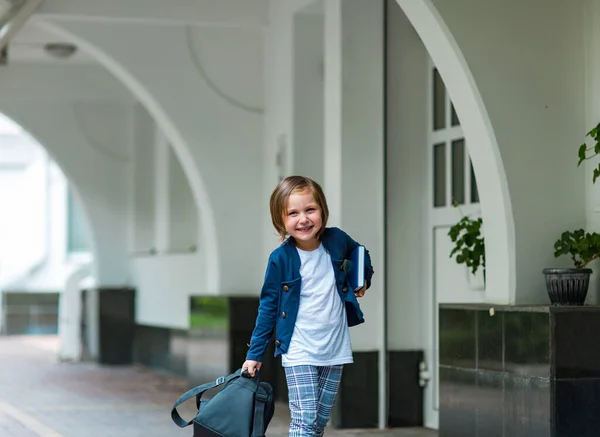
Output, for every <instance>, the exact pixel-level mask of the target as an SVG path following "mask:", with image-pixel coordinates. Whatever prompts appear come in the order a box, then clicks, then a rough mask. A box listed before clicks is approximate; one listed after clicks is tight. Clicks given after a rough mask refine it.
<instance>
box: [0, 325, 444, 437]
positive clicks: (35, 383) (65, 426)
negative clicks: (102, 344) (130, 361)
mask: <svg viewBox="0 0 600 437" xmlns="http://www.w3.org/2000/svg"><path fill="white" fill-rule="evenodd" d="M57 347H58V341H57V338H56V337H53V336H47V337H0V436H2V437H81V436H86V437H106V436H111V437H166V436H172V437H176V436H188V437H189V436H191V435H192V430H191V429H190V428H186V429H183V430H181V429H179V428H177V427H176V426H175V425H174V424H173V422H172V421H171V417H170V409H171V406H172V405H173V402H174V401H175V400H176V399H177V398H178V397H179V395H181V393H183V392H184V391H185V388H186V382H185V381H184V380H183V379H181V378H173V377H171V376H166V375H162V374H159V373H156V372H153V371H150V370H148V369H144V368H140V367H135V366H133V367H131V366H127V367H110V368H109V367H102V366H98V365H95V364H91V363H60V362H58V360H57V358H56V357H57V353H56V351H57ZM193 404H194V403H193V401H192V402H188V403H187V405H184V406H183V407H184V408H183V409H182V410H181V413H182V415H183V416H184V417H190V418H191V417H192V416H193V413H194V411H193V408H194V405H193ZM288 423H289V413H288V410H287V406H286V405H285V404H278V405H277V407H276V415H275V417H274V418H273V421H272V422H271V424H270V426H269V430H268V432H267V436H268V437H284V436H287V426H288ZM325 435H330V436H351V435H360V436H363V437H369V436H396V437H435V436H437V433H436V432H433V431H428V430H422V429H394V430H392V429H389V430H334V429H331V430H328V431H327V432H326V433H325Z"/></svg>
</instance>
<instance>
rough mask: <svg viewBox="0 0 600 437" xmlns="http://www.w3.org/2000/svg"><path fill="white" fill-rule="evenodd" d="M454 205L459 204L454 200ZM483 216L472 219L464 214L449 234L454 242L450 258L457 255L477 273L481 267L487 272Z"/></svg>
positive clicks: (460, 261)
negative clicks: (482, 227) (482, 231)
mask: <svg viewBox="0 0 600 437" xmlns="http://www.w3.org/2000/svg"><path fill="white" fill-rule="evenodd" d="M454 206H455V207H458V204H457V203H456V202H454ZM482 224H483V220H482V219H481V217H479V218H477V219H472V218H469V217H467V216H464V215H463V217H462V218H461V219H460V221H459V222H458V223H456V224H455V225H454V226H452V227H451V228H450V231H449V232H448V235H449V236H450V239H451V240H452V242H453V243H454V248H453V249H452V252H450V258H452V257H453V256H455V255H456V258H455V259H456V262H457V263H458V264H466V266H467V267H469V268H470V269H471V272H473V274H475V273H476V272H477V270H478V269H479V267H482V268H483V271H484V272H485V241H484V238H483V236H482V235H481V225H482Z"/></svg>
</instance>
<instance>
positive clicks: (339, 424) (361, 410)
mask: <svg viewBox="0 0 600 437" xmlns="http://www.w3.org/2000/svg"><path fill="white" fill-rule="evenodd" d="M353 356H354V363H353V364H348V365H346V366H344V372H343V374H342V382H341V384H340V389H339V392H338V397H337V400H336V403H335V407H334V411H333V412H332V415H331V424H332V425H333V427H334V428H338V429H339V428H344V429H347V428H377V426H378V424H379V352H377V351H374V352H356V351H355V352H354V353H353Z"/></svg>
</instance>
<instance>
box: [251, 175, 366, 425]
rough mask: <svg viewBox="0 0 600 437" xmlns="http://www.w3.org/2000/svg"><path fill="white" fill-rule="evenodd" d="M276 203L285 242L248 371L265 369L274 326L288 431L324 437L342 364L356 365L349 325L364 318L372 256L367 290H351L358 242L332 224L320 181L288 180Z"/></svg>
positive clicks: (271, 267) (274, 261)
mask: <svg viewBox="0 0 600 437" xmlns="http://www.w3.org/2000/svg"><path fill="white" fill-rule="evenodd" d="M270 207H271V219H272V221H273V226H274V227H275V229H276V230H277V232H278V233H279V235H280V237H281V239H282V240H283V243H282V244H281V245H280V246H279V247H278V248H277V249H275V250H274V251H273V252H272V253H271V256H270V257H269V262H268V265H267V272H266V274H265V280H264V285H263V287H262V291H261V294H260V305H259V309H258V317H257V319H256V326H255V328H254V331H253V333H252V338H251V340H250V348H249V350H248V353H247V355H246V361H245V362H244V364H243V365H242V371H244V370H248V372H249V373H250V375H252V376H254V374H255V371H256V370H258V369H260V367H261V364H262V361H263V356H264V354H265V350H266V348H267V345H268V343H269V341H270V340H271V338H272V335H273V330H275V356H278V355H282V360H281V361H282V364H283V367H284V368H285V375H286V380H287V385H288V393H289V407H290V412H291V417H292V421H291V423H290V432H289V435H290V437H305V436H322V435H323V432H324V430H325V425H327V422H328V421H329V417H330V415H331V409H332V407H333V404H334V402H335V398H336V395H337V391H338V387H339V384H340V379H341V377H342V367H343V365H344V364H349V363H352V347H351V344H350V335H349V332H348V327H349V326H354V325H358V324H360V323H363V322H364V318H363V313H362V311H361V310H360V307H359V304H358V301H357V297H362V296H363V295H364V293H365V290H366V289H367V288H369V287H370V285H371V276H372V275H373V268H372V267H371V259H370V257H369V253H368V251H365V252H366V257H365V259H366V267H365V279H366V283H365V287H363V288H362V289H361V290H358V291H356V292H353V291H352V290H349V289H348V285H347V284H346V270H347V266H348V262H347V261H345V260H347V259H348V258H349V256H350V253H351V252H352V250H353V249H355V248H356V247H357V246H358V243H357V242H356V241H354V240H353V239H352V238H350V237H349V236H348V235H347V234H346V233H345V232H343V231H342V230H340V229H338V228H326V227H325V226H326V225H327V217H328V215H329V210H328V208H327V201H326V200H325V195H324V194H323V190H322V189H321V187H320V186H319V184H318V183H316V182H315V181H313V180H311V179H309V178H306V177H301V176H290V177H288V178H286V179H284V180H283V181H281V182H280V183H279V185H278V186H277V188H275V191H273V194H271V202H270Z"/></svg>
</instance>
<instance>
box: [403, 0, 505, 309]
mask: <svg viewBox="0 0 600 437" xmlns="http://www.w3.org/2000/svg"><path fill="white" fill-rule="evenodd" d="M396 1H397V3H398V4H399V5H400V7H401V8H402V10H403V11H404V13H405V14H406V16H407V17H408V19H409V20H410V22H411V23H412V25H413V27H414V28H415V30H416V32H417V33H418V34H419V36H420V38H421V40H422V41H423V44H424V45H425V47H426V48H427V50H428V52H429V55H430V56H431V58H432V59H433V61H434V63H435V64H436V66H437V68H438V70H439V72H440V74H441V76H442V78H443V80H444V83H445V84H446V87H447V90H448V93H449V94H450V96H451V98H452V101H453V103H454V106H455V109H456V112H457V114H458V116H459V117H460V120H461V125H462V126H463V128H464V132H465V136H466V138H467V140H468V143H469V153H470V155H471V158H472V160H473V167H474V171H475V173H476V176H477V185H478V189H479V193H480V196H481V207H482V215H483V220H484V223H485V240H486V264H487V266H488V269H487V285H486V300H487V301H488V302H491V303H497V304H512V303H514V302H515V294H516V253H515V224H514V217H513V212H512V205H511V200H510V193H509V190H508V182H507V179H506V173H505V171H504V165H503V163H502V157H501V156H500V151H499V147H498V143H497V141H496V136H495V134H494V129H493V127H492V123H491V121H490V118H489V115H488V113H487V110H486V107H485V104H484V102H483V99H482V97H481V95H480V93H479V90H478V88H477V85H476V83H475V79H474V78H473V75H472V73H471V71H470V69H469V66H468V65H467V62H466V60H465V58H464V56H463V54H462V52H461V49H460V47H458V44H457V43H456V41H455V40H454V37H453V36H452V33H451V32H450V29H449V28H448V26H447V25H446V23H445V22H444V20H443V18H442V17H441V15H440V14H439V12H438V10H437V9H436V7H435V5H434V4H433V2H432V1H431V0H419V1H414V0H396ZM490 267H491V268H490Z"/></svg>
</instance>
